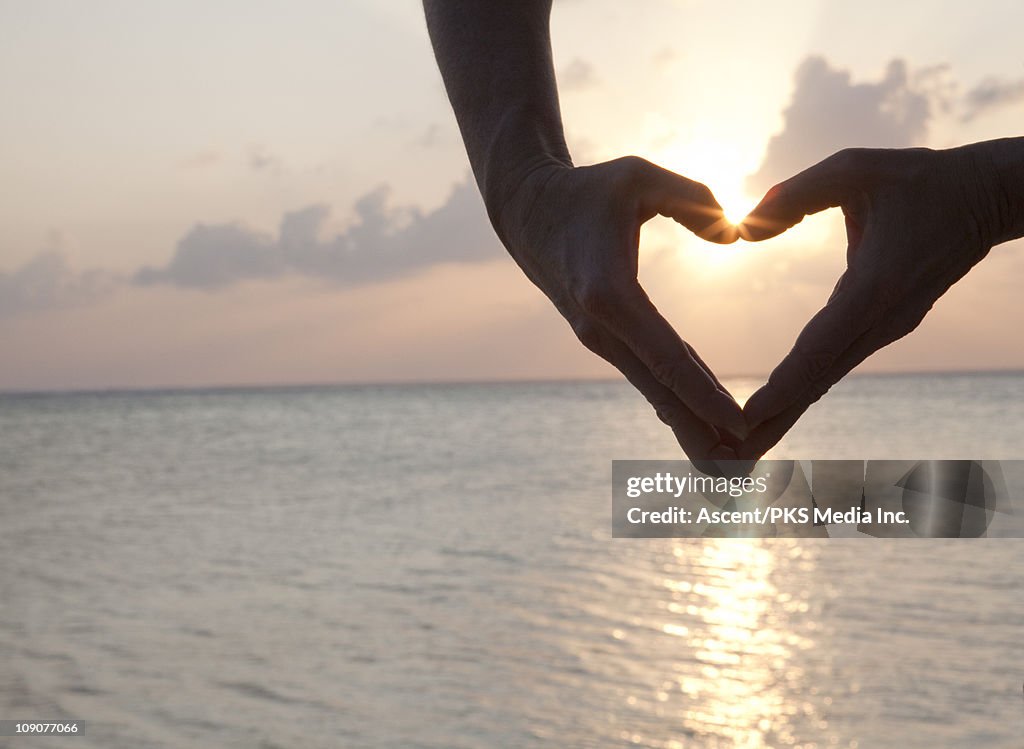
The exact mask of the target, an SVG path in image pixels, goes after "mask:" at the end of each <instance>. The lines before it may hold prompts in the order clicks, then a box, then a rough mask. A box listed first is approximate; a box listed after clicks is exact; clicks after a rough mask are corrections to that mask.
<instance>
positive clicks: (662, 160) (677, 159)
mask: <svg viewBox="0 0 1024 749" xmlns="http://www.w3.org/2000/svg"><path fill="white" fill-rule="evenodd" d="M656 158H658V159H659V161H658V163H659V164H661V166H663V167H665V168H666V169H671V170H672V171H674V172H678V173H679V174H682V175H683V176H684V177H688V178H690V179H693V180H697V181H698V182H703V183H704V184H705V185H707V186H708V187H710V188H711V191H712V192H713V193H714V194H715V198H716V199H717V200H718V202H719V204H721V206H722V208H723V209H724V210H725V216H726V218H727V219H729V221H731V222H732V223H734V224H735V223H739V222H740V221H741V220H743V217H744V216H746V215H747V214H748V213H749V212H750V209H752V208H753V207H754V206H755V205H756V204H757V199H756V198H753V197H751V196H750V195H748V194H747V193H746V190H745V189H744V183H745V182H746V179H747V175H748V174H749V173H750V172H752V171H753V170H754V169H756V165H751V164H747V163H745V162H744V160H743V157H742V153H741V152H740V151H739V150H738V149H737V148H735V147H732V146H729V145H727V144H725V143H721V142H717V141H713V140H695V141H692V142H690V143H683V144H678V145H673V146H669V147H668V148H666V149H665V150H664V151H662V152H661V153H660V154H658V155H657V157H656Z"/></svg>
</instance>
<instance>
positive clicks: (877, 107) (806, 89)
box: [747, 57, 945, 193]
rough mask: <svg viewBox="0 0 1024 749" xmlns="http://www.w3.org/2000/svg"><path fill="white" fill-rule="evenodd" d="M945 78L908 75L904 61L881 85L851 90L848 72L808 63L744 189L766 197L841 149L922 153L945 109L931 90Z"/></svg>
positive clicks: (937, 72)
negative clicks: (933, 122)
mask: <svg viewBox="0 0 1024 749" xmlns="http://www.w3.org/2000/svg"><path fill="white" fill-rule="evenodd" d="M943 73H944V68H927V69H922V70H918V71H916V72H914V73H911V71H910V70H909V69H908V67H907V64H906V63H905V62H904V61H902V60H893V61H892V62H890V63H889V66H888V68H887V69H886V72H885V75H884V76H883V77H882V79H881V80H880V81H877V82H875V83H853V82H852V81H851V79H850V73H849V72H848V71H845V70H837V69H834V68H832V67H830V66H829V64H828V62H827V61H826V60H825V59H823V58H821V57H809V58H807V59H806V60H804V61H803V63H801V65H800V67H799V68H798V69H797V71H796V87H795V90H794V92H793V98H792V100H791V101H790V104H789V107H788V108H787V109H786V110H785V112H784V113H783V117H784V124H783V129H782V132H780V133H778V134H777V135H775V136H774V137H772V139H771V140H770V141H769V143H768V147H767V150H766V152H765V156H764V160H763V161H762V163H761V167H760V168H759V169H758V171H757V172H756V173H755V174H753V175H751V176H750V177H749V179H748V183H747V185H748V188H749V189H750V190H751V191H753V192H755V193H763V192H765V191H767V190H768V189H769V188H770V187H772V185H775V184H777V183H778V182H781V181H782V180H784V179H786V178H787V177H790V176H792V175H793V174H796V173H797V172H799V171H801V170H803V169H805V168H807V167H808V166H810V165H811V164H814V163H816V162H818V161H820V160H821V159H823V158H825V157H826V156H828V155H829V154H832V153H834V152H835V151H838V150H840V149H842V148H847V147H851V146H860V147H873V148H904V147H909V146H917V145H922V143H921V141H922V140H923V138H924V137H925V135H926V133H927V129H928V123H929V119H930V118H931V116H932V115H933V113H934V112H935V111H936V109H941V107H942V106H944V104H945V100H944V96H945V94H944V92H943V89H942V88H941V86H937V85H936V81H937V80H938V79H939V78H940V77H941V76H942V75H943Z"/></svg>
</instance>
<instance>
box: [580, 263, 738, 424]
mask: <svg viewBox="0 0 1024 749" xmlns="http://www.w3.org/2000/svg"><path fill="white" fill-rule="evenodd" d="M582 307H583V309H584V311H585V312H586V313H587V314H588V315H590V316H591V317H593V318H595V319H596V320H597V322H599V323H601V325H603V326H604V327H605V328H606V329H607V330H608V331H609V332H610V333H611V334H612V335H614V336H615V337H616V338H618V339H619V340H620V341H621V342H622V343H624V344H625V345H626V347H627V348H628V349H629V350H630V351H631V352H632V353H633V355H634V356H635V357H636V358H637V359H639V360H640V361H641V362H642V363H643V364H644V366H645V367H647V369H648V370H649V372H650V373H651V375H653V377H654V379H655V380H657V381H658V382H660V383H661V384H662V385H664V386H665V387H667V388H668V389H669V390H670V391H671V392H672V393H674V394H675V396H676V397H677V398H678V399H679V400H680V401H681V402H682V403H683V405H685V406H686V407H687V408H688V409H690V410H691V411H692V412H693V413H694V414H696V415H697V416H698V417H700V418H701V419H703V420H704V421H706V422H708V423H710V424H713V425H715V426H720V427H724V428H725V429H728V430H730V431H732V432H734V433H736V434H740V433H743V432H744V431H745V430H746V425H747V422H746V419H745V418H744V416H743V412H742V409H741V408H740V406H739V404H738V403H736V401H735V400H734V399H733V398H732V396H730V395H729V394H728V393H727V392H723V389H719V388H720V387H721V386H720V384H719V383H718V382H717V380H715V378H714V377H712V376H711V375H710V374H709V373H708V371H707V370H706V369H705V368H704V367H702V366H701V365H700V364H698V363H697V361H696V360H695V359H694V358H693V356H692V355H691V353H690V349H689V347H688V345H687V344H686V343H685V342H684V341H683V340H682V339H681V338H680V337H679V335H678V334H677V333H676V332H675V330H674V329H673V328H672V326H671V325H670V324H669V323H668V321H667V320H665V318H663V317H662V316H661V314H659V313H658V310H657V309H656V308H655V306H654V304H653V303H652V302H651V300H650V299H649V298H648V297H647V294H645V293H644V291H643V289H641V288H640V285H639V284H638V283H636V281H629V282H626V281H619V282H615V283H612V284H609V285H608V286H607V287H606V288H603V289H600V290H598V291H597V292H596V293H590V294H588V295H587V296H586V297H585V298H584V299H583V300H582Z"/></svg>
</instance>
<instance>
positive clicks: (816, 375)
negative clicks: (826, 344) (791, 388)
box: [795, 348, 835, 390]
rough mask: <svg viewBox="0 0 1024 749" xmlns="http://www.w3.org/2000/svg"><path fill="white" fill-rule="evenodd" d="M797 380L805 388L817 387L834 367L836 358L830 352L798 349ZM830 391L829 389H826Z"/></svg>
mask: <svg viewBox="0 0 1024 749" xmlns="http://www.w3.org/2000/svg"><path fill="white" fill-rule="evenodd" d="M796 354H797V356H796V373H795V374H796V378H797V379H798V381H799V382H800V384H802V385H804V386H805V387H816V386H818V384H819V383H822V382H823V381H824V375H825V373H826V372H828V370H829V368H830V367H831V366H832V362H833V361H834V360H835V356H834V355H833V354H832V353H831V352H829V351H821V350H809V349H805V348H798V349H797V351H796ZM825 389H826V390H828V387H826V388H825Z"/></svg>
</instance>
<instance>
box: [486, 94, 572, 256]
mask: <svg viewBox="0 0 1024 749" xmlns="http://www.w3.org/2000/svg"><path fill="white" fill-rule="evenodd" d="M561 132H562V130H561V125H560V123H558V124H557V126H555V127H552V123H545V122H544V121H543V118H540V117H537V116H536V115H534V116H531V115H530V113H528V112H523V111H517V110H515V109H512V110H510V111H509V112H508V113H507V114H506V115H505V116H504V117H503V118H502V122H501V125H500V126H499V127H498V128H497V129H496V131H495V133H494V136H493V138H492V139H491V142H490V144H489V146H488V148H487V152H486V154H485V157H484V158H483V159H482V160H481V162H480V163H479V164H478V165H476V168H475V169H474V172H475V174H476V179H477V184H478V186H479V187H480V193H481V195H482V196H483V199H484V205H485V207H486V208H487V215H488V217H489V218H490V220H491V225H492V226H493V227H494V230H495V231H496V232H497V234H498V237H499V238H500V239H501V240H502V241H503V242H505V243H506V244H507V237H508V236H509V234H510V233H513V232H514V231H515V230H516V228H517V227H518V226H520V225H521V224H522V223H523V222H525V221H526V220H527V218H528V216H529V214H530V212H531V209H532V206H533V203H534V202H535V198H536V196H537V194H538V193H539V192H540V191H541V189H542V188H543V186H544V185H545V184H546V183H547V182H548V180H549V179H550V178H551V177H552V176H554V175H555V174H557V173H560V172H564V171H567V170H570V169H572V168H573V163H572V159H571V158H570V156H569V149H568V148H567V147H566V145H565V140H564V138H563V137H562V135H561Z"/></svg>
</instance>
